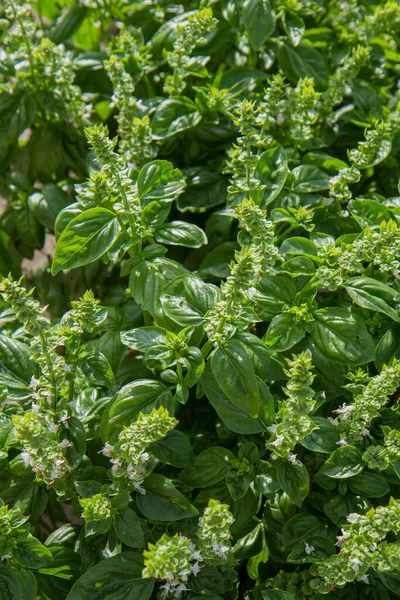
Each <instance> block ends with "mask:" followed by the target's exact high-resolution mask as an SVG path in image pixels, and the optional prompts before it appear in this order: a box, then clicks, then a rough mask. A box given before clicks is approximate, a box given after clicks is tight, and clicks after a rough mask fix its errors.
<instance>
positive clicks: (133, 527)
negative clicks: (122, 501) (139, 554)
mask: <svg viewBox="0 0 400 600" xmlns="http://www.w3.org/2000/svg"><path fill="white" fill-rule="evenodd" d="M114 529H115V533H116V534H117V536H118V537H119V539H120V540H121V542H123V543H124V544H126V545H127V546H130V547H131V548H144V545H145V544H144V535H143V531H142V527H141V525H140V521H139V517H138V516H137V514H136V513H135V512H134V511H133V510H131V509H130V508H123V509H122V510H119V511H118V514H117V515H116V516H115V517H114Z"/></svg>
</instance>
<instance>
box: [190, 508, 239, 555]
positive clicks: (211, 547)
mask: <svg viewBox="0 0 400 600" xmlns="http://www.w3.org/2000/svg"><path fill="white" fill-rule="evenodd" d="M233 522H234V518H233V515H232V513H231V512H230V510H229V507H228V505H227V504H221V502H219V501H218V500H214V499H213V498H211V500H209V502H208V505H207V507H206V508H205V509H204V513H203V516H202V517H201V518H200V519H199V530H198V532H197V539H198V544H199V549H200V552H201V556H202V557H203V560H204V562H205V563H208V564H211V565H219V566H222V565H226V564H229V563H231V562H232V558H231V555H230V548H231V543H230V532H229V530H230V527H231V525H232V524H233Z"/></svg>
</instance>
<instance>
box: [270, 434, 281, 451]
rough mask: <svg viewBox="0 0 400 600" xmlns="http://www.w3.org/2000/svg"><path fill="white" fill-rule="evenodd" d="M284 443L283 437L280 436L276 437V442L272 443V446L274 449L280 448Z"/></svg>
mask: <svg viewBox="0 0 400 600" xmlns="http://www.w3.org/2000/svg"><path fill="white" fill-rule="evenodd" d="M282 442H283V437H282V436H281V435H278V436H277V437H276V440H275V441H274V442H272V445H273V447H274V448H278V447H279V446H281V445H282Z"/></svg>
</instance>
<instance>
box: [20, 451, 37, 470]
mask: <svg viewBox="0 0 400 600" xmlns="http://www.w3.org/2000/svg"><path fill="white" fill-rule="evenodd" d="M21 457H22V460H23V461H24V465H25V467H34V466H35V461H34V460H33V458H32V456H31V455H30V454H29V452H21Z"/></svg>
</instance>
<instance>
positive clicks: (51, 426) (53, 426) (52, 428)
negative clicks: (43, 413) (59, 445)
mask: <svg viewBox="0 0 400 600" xmlns="http://www.w3.org/2000/svg"><path fill="white" fill-rule="evenodd" d="M57 429H58V427H57V425H56V424H55V423H49V431H50V433H55V432H56V431H57Z"/></svg>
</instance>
